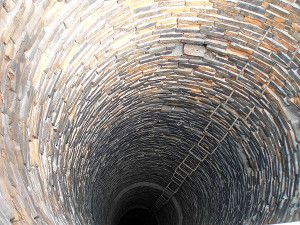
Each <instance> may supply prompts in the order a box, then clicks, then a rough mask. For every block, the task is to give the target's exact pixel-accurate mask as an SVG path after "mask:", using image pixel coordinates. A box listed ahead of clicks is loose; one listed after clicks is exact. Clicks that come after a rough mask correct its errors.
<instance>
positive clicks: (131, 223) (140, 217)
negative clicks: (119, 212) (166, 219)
mask: <svg viewBox="0 0 300 225" xmlns="http://www.w3.org/2000/svg"><path fill="white" fill-rule="evenodd" d="M119 225H158V222H157V220H156V217H155V215H154V214H153V213H152V212H150V211H149V210H147V209H132V210H130V211H128V212H127V213H126V214H125V215H124V216H123V217H122V218H121V220H120V223H119Z"/></svg>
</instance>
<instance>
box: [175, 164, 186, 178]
mask: <svg viewBox="0 0 300 225" xmlns="http://www.w3.org/2000/svg"><path fill="white" fill-rule="evenodd" d="M180 165H181V164H179V165H178V166H177V167H176V169H175V172H174V173H177V174H178V175H179V176H181V177H182V178H184V179H185V178H186V177H187V176H188V173H186V172H185V171H183V170H182V169H181V168H180V167H179V166H180Z"/></svg>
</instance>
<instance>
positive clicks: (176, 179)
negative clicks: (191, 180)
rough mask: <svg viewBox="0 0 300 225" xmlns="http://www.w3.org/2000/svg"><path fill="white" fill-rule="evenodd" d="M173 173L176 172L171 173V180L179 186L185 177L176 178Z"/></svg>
mask: <svg viewBox="0 0 300 225" xmlns="http://www.w3.org/2000/svg"><path fill="white" fill-rule="evenodd" d="M175 174H176V173H174V174H173V176H172V178H171V180H172V181H173V182H175V183H176V184H178V185H179V186H181V184H182V183H183V182H184V181H185V179H183V178H182V179H178V178H177V177H175Z"/></svg>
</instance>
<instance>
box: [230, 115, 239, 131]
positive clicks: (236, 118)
mask: <svg viewBox="0 0 300 225" xmlns="http://www.w3.org/2000/svg"><path fill="white" fill-rule="evenodd" d="M237 120H238V117H235V119H234V121H233V123H232V124H231V125H230V127H229V130H232V128H233V126H234V124H235V123H236V121H237Z"/></svg>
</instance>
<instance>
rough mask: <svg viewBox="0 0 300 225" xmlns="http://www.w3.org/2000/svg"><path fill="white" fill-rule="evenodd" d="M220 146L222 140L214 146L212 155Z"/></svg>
mask: <svg viewBox="0 0 300 225" xmlns="http://www.w3.org/2000/svg"><path fill="white" fill-rule="evenodd" d="M219 147H220V142H218V145H217V146H216V147H215V148H214V150H212V152H211V153H210V155H212V154H214V153H215V151H216V150H217V149H218V148H219Z"/></svg>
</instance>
